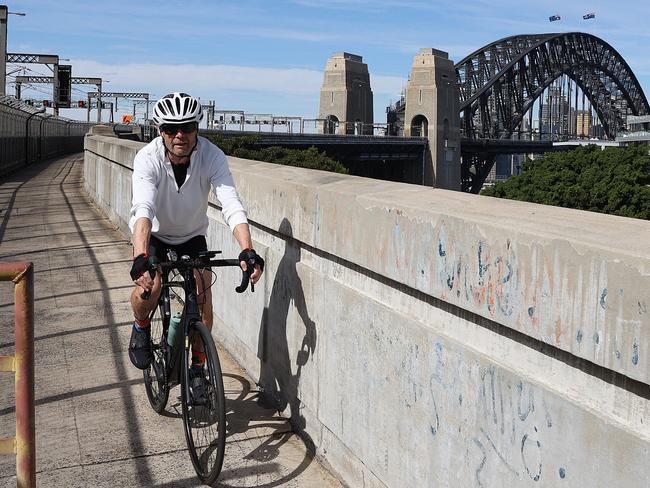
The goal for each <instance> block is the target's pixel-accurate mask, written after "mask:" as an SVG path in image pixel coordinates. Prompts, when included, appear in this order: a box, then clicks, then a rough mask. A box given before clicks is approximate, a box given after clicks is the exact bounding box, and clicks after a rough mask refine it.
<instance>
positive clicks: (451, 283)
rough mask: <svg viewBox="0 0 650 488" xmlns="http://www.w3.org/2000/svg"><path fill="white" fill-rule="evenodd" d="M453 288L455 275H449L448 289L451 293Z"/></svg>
mask: <svg viewBox="0 0 650 488" xmlns="http://www.w3.org/2000/svg"><path fill="white" fill-rule="evenodd" d="M453 287H454V275H449V276H448V277H447V288H449V291H451V290H452V288H453Z"/></svg>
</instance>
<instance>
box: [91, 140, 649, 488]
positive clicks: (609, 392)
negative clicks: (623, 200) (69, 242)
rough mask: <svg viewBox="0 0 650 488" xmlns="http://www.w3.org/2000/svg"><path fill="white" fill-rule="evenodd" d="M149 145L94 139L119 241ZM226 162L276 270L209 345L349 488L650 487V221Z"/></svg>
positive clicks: (227, 295) (234, 305)
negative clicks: (219, 349) (222, 352)
mask: <svg viewBox="0 0 650 488" xmlns="http://www.w3.org/2000/svg"><path fill="white" fill-rule="evenodd" d="M139 147H141V144H140V143H135V142H129V141H121V140H118V139H115V138H110V137H103V136H97V135H93V136H89V137H87V138H86V157H85V178H86V180H85V187H86V190H87V191H88V193H89V194H90V195H91V196H92V197H93V199H94V200H95V201H96V202H97V203H98V204H99V205H100V206H101V207H102V208H103V209H104V211H105V212H106V213H107V214H108V215H109V216H110V217H111V219H112V220H113V221H114V222H115V223H116V224H117V225H119V226H120V227H121V228H122V229H123V230H124V231H125V232H128V231H127V229H126V222H127V221H128V211H129V206H130V203H129V202H130V198H131V187H130V176H131V175H130V172H131V170H130V168H131V163H132V160H133V157H134V155H135V153H136V152H137V150H138V148H139ZM230 164H231V169H232V172H233V174H234V176H235V179H236V180H237V184H238V189H239V193H240V195H241V197H242V200H243V201H244V202H245V206H246V207H247V209H248V213H249V219H250V221H251V225H252V228H253V237H254V240H255V247H256V249H257V250H258V252H260V254H262V255H263V257H264V258H265V259H266V262H267V269H266V272H265V274H264V276H263V280H262V281H261V282H260V283H259V285H258V287H257V290H256V293H255V294H254V295H251V294H250V293H247V294H246V295H245V296H240V295H237V294H235V293H234V292H233V290H232V288H233V286H234V284H235V281H236V280H237V271H236V270H229V271H227V272H224V273H222V275H221V276H220V280H219V286H218V287H217V290H216V291H215V293H214V301H215V314H216V317H215V318H216V321H215V323H216V324H217V325H216V327H215V330H214V331H213V332H214V334H215V336H216V337H217V338H218V339H219V340H220V341H221V342H222V343H223V344H224V345H225V347H226V348H227V349H228V350H229V352H230V353H231V354H233V355H234V356H235V358H236V359H237V360H238V361H239V362H240V364H241V365H242V366H243V367H244V368H245V369H246V370H247V371H248V372H249V374H250V375H251V376H253V377H254V378H255V379H258V380H259V382H260V384H261V385H262V386H263V387H264V391H265V398H266V399H267V401H271V402H272V403H274V404H275V405H276V406H277V407H278V408H279V409H281V410H283V411H284V412H285V413H286V414H287V416H289V417H290V418H291V420H292V422H293V424H294V426H295V427H296V428H299V429H301V430H302V431H303V435H304V436H305V438H307V439H308V440H310V442H312V443H313V445H314V447H315V449H316V451H317V453H318V454H319V455H320V456H322V457H323V458H324V459H325V460H326V461H327V462H328V463H329V464H330V465H331V466H332V468H333V469H334V470H335V471H336V472H337V473H338V474H339V475H340V476H341V478H342V479H344V480H345V481H346V482H347V483H349V484H350V486H378V487H380V486H389V487H404V486H454V487H456V486H463V487H464V486H478V487H491V486H498V487H501V486H590V487H591V486H603V487H613V486H626V487H632V486H634V487H636V486H638V487H646V486H650V463H648V459H650V457H649V456H650V402H649V401H648V400H649V398H650V386H649V384H650V380H649V374H650V369H649V366H650V362H649V361H650V314H648V309H649V308H650V245H649V244H648V242H649V237H650V223H648V222H645V221H640V220H634V219H626V218H620V217H612V216H606V215H601V214H595V213H589V212H581V211H574V210H568V209H561V208H553V207H547V206H542V205H533V204H526V203H521V202H512V201H503V200H498V199H493V198H488V197H480V196H475V195H468V194H462V193H457V192H450V191H445V190H437V189H431V188H424V187H419V186H413V185H407V184H399V183H392V182H385V181H377V180H370V179H364V178H358V177H352V176H346V175H337V174H332V173H325V172H319V171H310V170H303V169H299V168H290V167H282V166H277V165H272V164H267V163H261V162H255V161H247V160H241V159H236V158H230ZM209 216H210V218H211V226H210V229H209V235H208V239H209V247H210V248H214V249H223V250H224V254H225V255H227V256H235V255H236V254H237V246H236V243H235V242H234V240H233V238H232V236H231V234H230V232H229V230H228V229H227V227H225V226H224V225H223V223H222V221H221V218H220V213H219V205H218V202H217V201H216V200H213V201H212V204H211V207H210V209H209Z"/></svg>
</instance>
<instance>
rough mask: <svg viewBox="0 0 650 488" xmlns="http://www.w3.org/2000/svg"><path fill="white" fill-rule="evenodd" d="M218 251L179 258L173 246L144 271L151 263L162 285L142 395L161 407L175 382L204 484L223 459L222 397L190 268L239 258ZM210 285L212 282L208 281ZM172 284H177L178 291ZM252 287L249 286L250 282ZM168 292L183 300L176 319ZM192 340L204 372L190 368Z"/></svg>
mask: <svg viewBox="0 0 650 488" xmlns="http://www.w3.org/2000/svg"><path fill="white" fill-rule="evenodd" d="M220 253H221V251H204V252H201V253H199V256H198V258H196V259H191V258H190V257H189V256H181V257H180V258H178V256H177V255H176V253H175V252H174V251H169V252H168V254H167V259H168V261H167V262H164V263H157V262H155V261H150V271H149V272H150V273H151V274H152V278H153V276H154V275H155V269H158V270H160V272H161V284H162V290H161V293H160V298H159V299H158V304H157V306H156V307H155V308H154V310H153V311H152V312H151V315H150V320H151V346H152V352H153V359H152V361H151V364H150V366H149V368H148V369H145V370H144V372H143V373H144V383H145V389H146V391H147V397H148V398H149V403H151V406H152V407H153V409H154V410H155V411H156V412H157V413H162V412H163V411H164V410H165V407H166V405H167V400H168V398H169V392H170V390H171V388H172V387H174V386H176V385H178V384H180V386H181V397H180V399H181V405H182V413H183V426H184V430H185V439H186V440H187V447H188V450H189V453H190V458H191V459H192V464H193V465H194V469H195V471H196V474H197V475H198V477H199V478H200V479H201V481H202V482H203V483H206V484H210V483H212V482H214V481H215V480H216V479H217V477H218V476H219V473H220V472H221V467H222V465H223V457H224V450H225V445H226V401H225V395H224V387H223V379H222V377H221V366H220V363H219V356H218V355H217V349H216V347H215V345H214V341H213V340H212V336H211V334H210V331H209V330H208V329H207V327H206V326H205V325H204V324H203V322H202V321H201V313H200V308H199V304H198V297H197V292H196V278H195V276H194V271H195V270H199V271H201V270H202V269H205V268H213V267H224V266H239V259H214V257H215V256H216V255H217V254H220ZM150 259H151V258H150ZM251 268H252V266H249V267H248V270H249V271H242V273H243V275H242V282H241V284H240V285H239V286H237V287H236V288H235V290H236V291H237V292H238V293H243V292H244V291H245V290H246V288H247V287H248V283H249V280H250V274H251V273H252V271H253V270H252V269H251ZM200 276H203V275H202V274H200ZM179 278H180V279H179ZM209 285H210V286H212V283H210V284H209ZM174 288H181V289H182V290H183V291H184V294H183V296H181V295H180V294H179V293H177V292H176V291H175V290H173V289H174ZM204 289H205V287H204ZM251 291H254V287H253V284H252V283H251ZM172 295H173V296H172ZM141 296H142V298H145V299H147V298H148V297H149V296H150V292H144V293H142V295H141ZM172 298H174V299H175V300H176V301H177V302H178V303H180V304H181V305H182V315H181V318H180V324H178V325H176V321H172ZM170 324H171V325H170ZM174 325H176V327H174ZM197 346H202V349H203V351H204V352H205V366H204V368H203V373H202V374H201V375H198V376H197V375H196V374H194V370H192V368H191V365H192V351H193V350H194V348H196V347H197ZM199 350H200V347H199ZM199 390H200V391H199Z"/></svg>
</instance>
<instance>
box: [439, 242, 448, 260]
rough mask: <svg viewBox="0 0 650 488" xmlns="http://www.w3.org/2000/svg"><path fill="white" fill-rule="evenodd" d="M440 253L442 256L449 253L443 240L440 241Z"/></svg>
mask: <svg viewBox="0 0 650 488" xmlns="http://www.w3.org/2000/svg"><path fill="white" fill-rule="evenodd" d="M438 254H440V255H441V256H446V255H447V253H446V252H445V246H444V244H443V243H442V241H438Z"/></svg>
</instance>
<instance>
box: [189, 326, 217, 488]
mask: <svg viewBox="0 0 650 488" xmlns="http://www.w3.org/2000/svg"><path fill="white" fill-rule="evenodd" d="M192 329H193V330H194V331H195V334H196V335H197V336H198V338H200V340H201V341H202V342H203V348H204V351H205V368H204V369H205V370H206V371H205V372H206V375H205V378H206V380H207V382H206V390H205V391H206V393H205V403H204V404H201V405H197V404H194V400H193V399H192V398H191V397H192V393H191V392H190V388H189V385H190V379H191V378H190V367H191V356H190V351H189V348H185V350H184V353H183V365H182V371H181V399H182V404H183V426H184V429H185V439H186V441H187V447H188V451H189V453H190V458H191V459H192V464H193V465H194V470H195V471H196V474H197V475H198V477H199V478H200V479H201V481H202V482H203V483H205V484H208V485H209V484H211V483H213V482H214V481H216V479H217V477H218V476H219V473H220V472H221V467H222V465H223V457H224V452H225V447H226V399H225V395H224V387H223V378H222V376H221V365H220V364H219V356H218V355H217V348H216V346H215V345H214V341H213V340H212V335H211V334H210V331H208V328H207V327H206V326H205V325H204V324H203V323H201V322H199V321H197V322H194V324H193V326H192ZM192 329H191V330H192ZM195 340H198V339H195ZM188 395H189V396H188Z"/></svg>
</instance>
